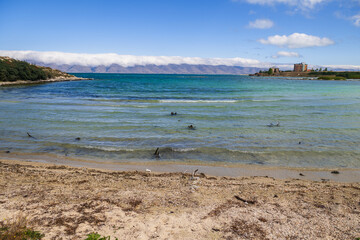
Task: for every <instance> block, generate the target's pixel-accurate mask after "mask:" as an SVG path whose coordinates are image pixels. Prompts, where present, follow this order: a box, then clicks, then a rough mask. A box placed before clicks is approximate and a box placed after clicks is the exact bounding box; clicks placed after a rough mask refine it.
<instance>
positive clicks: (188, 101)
mask: <svg viewBox="0 0 360 240" xmlns="http://www.w3.org/2000/svg"><path fill="white" fill-rule="evenodd" d="M159 102H160V103H236V102H238V100H186V99H169V100H159Z"/></svg>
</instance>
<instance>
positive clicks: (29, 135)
mask: <svg viewBox="0 0 360 240" xmlns="http://www.w3.org/2000/svg"><path fill="white" fill-rule="evenodd" d="M27 135H28V137H29V138H34V139H36V137H33V136H31V134H30V133H28V132H27Z"/></svg>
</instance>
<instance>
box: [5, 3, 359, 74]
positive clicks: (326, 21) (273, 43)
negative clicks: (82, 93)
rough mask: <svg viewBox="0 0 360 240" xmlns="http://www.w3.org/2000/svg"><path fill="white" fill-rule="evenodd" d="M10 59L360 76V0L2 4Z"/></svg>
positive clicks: (7, 52) (7, 51) (6, 43)
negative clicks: (301, 65) (335, 71)
mask: <svg viewBox="0 0 360 240" xmlns="http://www.w3.org/2000/svg"><path fill="white" fill-rule="evenodd" d="M5 54H6V55H8V56H11V57H16V58H18V59H22V58H23V59H24V58H26V57H27V58H28V57H29V56H31V57H32V58H36V59H42V60H45V61H48V62H49V61H50V62H51V61H58V62H59V61H60V62H61V61H63V62H75V63H78V62H81V61H83V62H84V64H87V65H91V64H93V65H94V64H99V63H101V62H107V63H108V62H121V63H123V65H126V64H127V65H134V64H137V63H140V64H141V63H143V64H146V63H152V62H155V64H164V63H165V64H166V63H182V62H184V63H188V62H191V63H203V64H204V63H210V64H213V65H216V64H223V63H225V65H244V66H263V64H264V63H268V64H293V63H297V62H307V63H309V64H310V65H321V66H333V65H337V66H338V65H341V66H343V65H351V66H352V67H353V68H354V69H360V0H181V1H180V0H167V1H165V0H153V1H149V0H128V1H121V0H118V1H110V0H86V1H80V0H79V1H78V0H71V1H68V0H61V1H58V0H52V1H49V0H0V55H5ZM29 54H30V55H29ZM144 56H146V57H144ZM160 56H161V58H160Z"/></svg>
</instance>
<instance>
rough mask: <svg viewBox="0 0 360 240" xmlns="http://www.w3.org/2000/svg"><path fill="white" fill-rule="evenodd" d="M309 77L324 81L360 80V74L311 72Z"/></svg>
mask: <svg viewBox="0 0 360 240" xmlns="http://www.w3.org/2000/svg"><path fill="white" fill-rule="evenodd" d="M309 76H319V79H324V80H343V79H360V72H333V71H328V72H310V73H309Z"/></svg>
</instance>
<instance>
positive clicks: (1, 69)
mask: <svg viewBox="0 0 360 240" xmlns="http://www.w3.org/2000/svg"><path fill="white" fill-rule="evenodd" d="M74 80H84V78H79V77H76V76H74V75H70V74H68V73H65V72H61V71H59V70H56V69H52V68H49V67H41V66H37V65H33V64H29V63H27V62H25V61H19V60H16V59H13V58H9V57H1V56H0V86H2V85H14V84H36V83H46V82H58V81H74Z"/></svg>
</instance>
